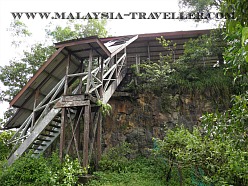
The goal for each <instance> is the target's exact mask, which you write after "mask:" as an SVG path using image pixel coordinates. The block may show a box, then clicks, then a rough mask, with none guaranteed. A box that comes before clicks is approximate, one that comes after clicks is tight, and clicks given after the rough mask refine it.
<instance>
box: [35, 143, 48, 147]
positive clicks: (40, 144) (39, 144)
mask: <svg viewBox="0 0 248 186" xmlns="http://www.w3.org/2000/svg"><path fill="white" fill-rule="evenodd" d="M33 144H34V145H38V146H43V147H44V146H46V144H42V143H33Z"/></svg>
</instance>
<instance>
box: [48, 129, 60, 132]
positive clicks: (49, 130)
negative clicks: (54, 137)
mask: <svg viewBox="0 0 248 186" xmlns="http://www.w3.org/2000/svg"><path fill="white" fill-rule="evenodd" d="M45 131H48V132H53V133H58V132H59V131H55V130H51V129H45Z"/></svg>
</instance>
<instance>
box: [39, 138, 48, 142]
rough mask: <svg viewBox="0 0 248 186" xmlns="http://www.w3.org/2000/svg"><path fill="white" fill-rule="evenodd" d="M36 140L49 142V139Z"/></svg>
mask: <svg viewBox="0 0 248 186" xmlns="http://www.w3.org/2000/svg"><path fill="white" fill-rule="evenodd" d="M37 140H39V141H47V142H50V141H51V140H48V139H44V138H37Z"/></svg>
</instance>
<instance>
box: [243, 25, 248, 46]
mask: <svg viewBox="0 0 248 186" xmlns="http://www.w3.org/2000/svg"><path fill="white" fill-rule="evenodd" d="M247 39H248V27H244V28H243V29H242V46H245V41H246V40H247Z"/></svg>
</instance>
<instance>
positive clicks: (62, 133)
mask: <svg viewBox="0 0 248 186" xmlns="http://www.w3.org/2000/svg"><path fill="white" fill-rule="evenodd" d="M70 60H71V54H70V53H68V61H67V66H66V72H65V73H66V76H65V85H64V95H66V94H67V89H68V73H69V67H70ZM66 121H67V114H66V108H62V113H61V129H60V144H59V157H60V161H61V162H62V161H63V157H64V153H63V151H64V147H65V124H66Z"/></svg>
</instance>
